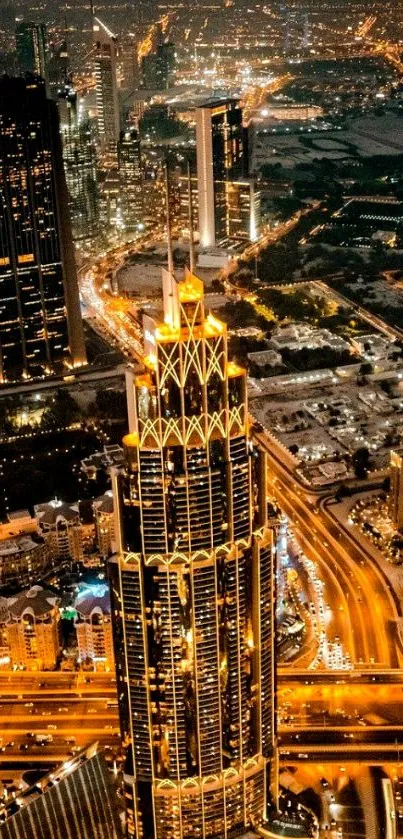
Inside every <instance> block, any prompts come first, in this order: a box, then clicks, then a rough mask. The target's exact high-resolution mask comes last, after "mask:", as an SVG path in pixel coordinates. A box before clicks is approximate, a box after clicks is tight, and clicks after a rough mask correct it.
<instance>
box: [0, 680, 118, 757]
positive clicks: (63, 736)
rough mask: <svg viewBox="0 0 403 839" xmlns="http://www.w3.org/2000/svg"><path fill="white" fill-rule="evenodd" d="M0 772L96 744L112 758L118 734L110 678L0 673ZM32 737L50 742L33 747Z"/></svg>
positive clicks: (116, 713) (112, 686) (115, 749)
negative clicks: (38, 737) (39, 736)
mask: <svg viewBox="0 0 403 839" xmlns="http://www.w3.org/2000/svg"><path fill="white" fill-rule="evenodd" d="M0 696H1V701H0V770H3V769H5V768H7V767H8V766H9V765H11V764H12V765H17V764H19V763H22V764H24V765H26V764H30V763H33V764H36V763H57V762H60V761H63V760H65V759H66V758H67V757H68V756H70V755H72V754H74V753H75V752H76V751H80V750H81V749H83V748H84V747H85V746H88V745H90V743H94V742H96V741H98V742H99V743H101V744H102V745H103V746H104V747H105V748H106V754H107V756H108V757H109V758H110V759H114V758H115V756H116V754H117V753H118V751H119V746H120V735H119V721H118V709H117V707H116V686H115V682H114V679H113V677H112V676H111V675H110V674H101V673H91V674H86V673H79V674H77V673H63V672H62V673H60V672H49V673H29V672H27V671H20V672H11V673H9V672H5V671H3V672H1V673H0ZM35 734H45V735H47V736H50V737H51V738H52V742H49V743H47V744H46V745H40V746H38V745H37V744H36V742H35Z"/></svg>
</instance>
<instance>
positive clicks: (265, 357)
mask: <svg viewBox="0 0 403 839" xmlns="http://www.w3.org/2000/svg"><path fill="white" fill-rule="evenodd" d="M248 361H249V362H250V364H251V365H252V367H258V368H259V370H261V371H263V372H265V370H266V369H267V368H271V369H274V368H275V367H281V366H282V364H283V359H282V357H281V354H280V353H279V352H276V351H275V350H260V352H250V353H248Z"/></svg>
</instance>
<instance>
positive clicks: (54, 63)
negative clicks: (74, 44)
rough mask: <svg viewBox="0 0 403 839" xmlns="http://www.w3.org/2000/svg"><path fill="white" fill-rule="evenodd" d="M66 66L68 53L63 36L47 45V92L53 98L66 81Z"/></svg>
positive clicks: (67, 65) (67, 64) (67, 66)
mask: <svg viewBox="0 0 403 839" xmlns="http://www.w3.org/2000/svg"><path fill="white" fill-rule="evenodd" d="M68 68H69V53H68V49H67V41H66V39H65V38H63V39H62V40H61V41H58V42H56V43H52V44H51V45H50V47H49V57H48V61H47V78H48V82H49V92H50V95H51V96H52V97H53V98H56V97H57V96H58V92H59V90H60V88H63V86H64V84H65V83H66V80H67V77H68Z"/></svg>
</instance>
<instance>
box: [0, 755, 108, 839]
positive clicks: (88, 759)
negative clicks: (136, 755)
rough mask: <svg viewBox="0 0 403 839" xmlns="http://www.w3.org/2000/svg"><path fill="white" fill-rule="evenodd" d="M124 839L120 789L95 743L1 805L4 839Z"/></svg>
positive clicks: (2, 834) (1, 824)
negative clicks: (117, 797) (119, 798)
mask: <svg viewBox="0 0 403 839" xmlns="http://www.w3.org/2000/svg"><path fill="white" fill-rule="evenodd" d="M67 836H74V839H121V837H122V829H121V824H120V819H119V812H118V806H117V801H116V793H115V790H114V789H113V786H112V780H111V777H110V773H109V770H108V768H107V765H106V763H105V760H104V758H103V756H102V754H101V753H99V752H97V749H96V746H91V747H90V748H88V749H86V751H84V752H81V753H80V754H78V755H77V756H76V757H75V758H73V759H72V760H69V761H67V762H66V763H64V764H63V765H62V766H60V767H59V768H58V769H56V770H54V771H53V772H52V774H51V775H46V777H45V778H42V779H41V780H40V781H38V782H37V783H36V784H35V786H34V787H31V788H29V789H27V790H25V791H23V792H19V794H18V796H17V797H16V798H9V799H8V801H7V802H6V803H5V805H3V806H2V808H1V809H0V837H1V839H66V837H67Z"/></svg>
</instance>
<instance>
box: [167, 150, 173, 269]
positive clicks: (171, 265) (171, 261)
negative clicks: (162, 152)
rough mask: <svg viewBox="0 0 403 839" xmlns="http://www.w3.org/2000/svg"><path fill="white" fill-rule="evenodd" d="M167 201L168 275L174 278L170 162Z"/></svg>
mask: <svg viewBox="0 0 403 839" xmlns="http://www.w3.org/2000/svg"><path fill="white" fill-rule="evenodd" d="M165 199H166V218H167V251H168V273H169V274H171V276H173V273H174V258H173V253H172V235H171V208H170V206H169V199H170V188H169V168H168V161H167V160H166V161H165Z"/></svg>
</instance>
